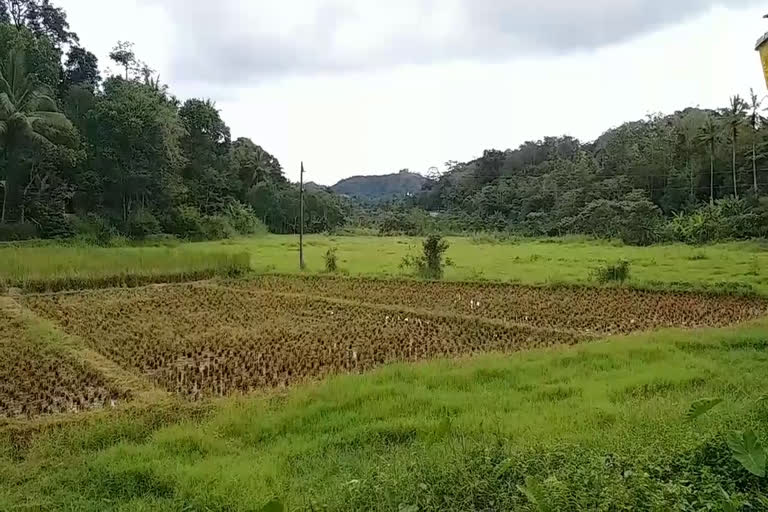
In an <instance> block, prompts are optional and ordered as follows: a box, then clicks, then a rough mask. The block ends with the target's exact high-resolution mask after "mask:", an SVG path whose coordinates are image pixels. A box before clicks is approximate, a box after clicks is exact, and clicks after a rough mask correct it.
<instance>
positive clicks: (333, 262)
mask: <svg viewBox="0 0 768 512" xmlns="http://www.w3.org/2000/svg"><path fill="white" fill-rule="evenodd" d="M337 270H339V265H338V261H337V259H336V247H331V248H330V249H328V251H326V253H325V271H326V272H329V273H334V272H336V271H337Z"/></svg>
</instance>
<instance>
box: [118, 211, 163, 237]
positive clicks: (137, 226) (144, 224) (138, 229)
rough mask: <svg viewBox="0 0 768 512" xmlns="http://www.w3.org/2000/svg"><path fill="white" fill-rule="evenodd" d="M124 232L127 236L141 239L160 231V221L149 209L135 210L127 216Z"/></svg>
mask: <svg viewBox="0 0 768 512" xmlns="http://www.w3.org/2000/svg"><path fill="white" fill-rule="evenodd" d="M125 232H126V233H127V234H128V236H130V237H133V238H136V239H139V240H141V239H144V238H146V237H148V236H150V235H156V234H158V233H160V221H158V220H157V217H155V216H154V215H153V214H152V212H150V211H149V210H146V209H141V210H136V211H134V212H132V213H131V214H130V216H129V217H128V221H127V222H126V227H125Z"/></svg>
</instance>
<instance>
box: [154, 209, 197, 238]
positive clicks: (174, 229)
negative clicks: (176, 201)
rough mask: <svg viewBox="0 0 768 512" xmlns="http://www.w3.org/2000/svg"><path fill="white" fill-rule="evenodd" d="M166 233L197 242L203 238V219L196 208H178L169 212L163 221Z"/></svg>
mask: <svg viewBox="0 0 768 512" xmlns="http://www.w3.org/2000/svg"><path fill="white" fill-rule="evenodd" d="M163 228H164V229H165V232H166V233H170V234H173V235H176V236H178V237H180V238H186V239H188V240H199V239H201V238H202V237H203V217H202V215H200V212H199V211H198V210H197V208H194V207H192V206H179V207H177V208H174V209H172V210H171V212H170V213H169V214H168V216H167V217H166V218H165V219H164V220H163Z"/></svg>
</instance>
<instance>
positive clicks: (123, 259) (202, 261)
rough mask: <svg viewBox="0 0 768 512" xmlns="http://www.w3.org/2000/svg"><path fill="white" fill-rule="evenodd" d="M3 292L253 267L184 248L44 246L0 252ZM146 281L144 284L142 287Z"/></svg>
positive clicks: (234, 256) (241, 257) (235, 256)
mask: <svg viewBox="0 0 768 512" xmlns="http://www.w3.org/2000/svg"><path fill="white" fill-rule="evenodd" d="M0 262H2V264H0V288H2V287H3V285H5V286H12V287H18V288H31V289H33V290H36V289H40V290H39V291H43V290H44V289H46V287H53V288H54V289H66V288H68V287H74V288H87V287H89V286H88V285H89V284H92V283H101V284H103V285H107V286H120V285H122V284H125V280H126V279H127V278H131V279H138V283H137V284H141V283H142V282H152V281H165V280H179V279H181V280H188V279H194V278H196V277H197V278H204V277H214V276H216V275H226V274H228V273H231V272H232V271H233V270H238V269H239V270H242V271H245V270H247V269H248V267H249V258H248V256H247V255H245V254H242V253H237V252H235V251H232V250H226V251H224V250H215V249H212V248H206V247H205V246H200V245H195V244H186V245H181V246H179V247H118V248H101V247H90V246H82V247H78V246H68V245H45V246H39V247H38V246H13V245H6V246H3V247H0ZM142 280H143V281H142Z"/></svg>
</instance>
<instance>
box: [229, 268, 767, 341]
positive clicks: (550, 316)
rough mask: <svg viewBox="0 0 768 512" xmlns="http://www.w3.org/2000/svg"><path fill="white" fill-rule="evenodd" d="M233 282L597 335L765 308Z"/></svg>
mask: <svg viewBox="0 0 768 512" xmlns="http://www.w3.org/2000/svg"><path fill="white" fill-rule="evenodd" d="M233 283H234V284H236V285H238V286H241V287H244V288H246V289H251V290H263V291H271V292H276V293H298V294H305V295H312V296H318V297H326V298H342V299H346V300H351V301H359V302H364V303H372V304H386V305H392V306H398V307H407V308H413V309H417V310H428V311H432V312H437V313H445V314H456V315H470V316H474V317H477V318H482V319H489V320H499V321H503V322H509V323H516V324H525V325H530V326H534V327H541V328H551V329H572V330H577V331H580V332H595V333H601V334H613V333H629V332H634V331H646V330H650V329H658V328H668V327H685V328H699V327H724V326H727V325H732V324H735V323H740V322H744V321H748V320H752V319H755V318H759V317H761V316H763V315H765V314H767V313H768V301H766V299H764V298H760V297H745V296H738V295H714V294H701V293H692V292H677V293H675V292H659V291H643V290H633V289H628V288H595V287H576V286H560V287H536V286H521V285H510V284H498V283H448V282H443V283H441V282H423V281H385V280H365V279H346V278H325V277H306V278H303V277H282V276H280V277H278V276H263V277H260V278H258V279H255V280H252V281H237V282H233Z"/></svg>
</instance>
